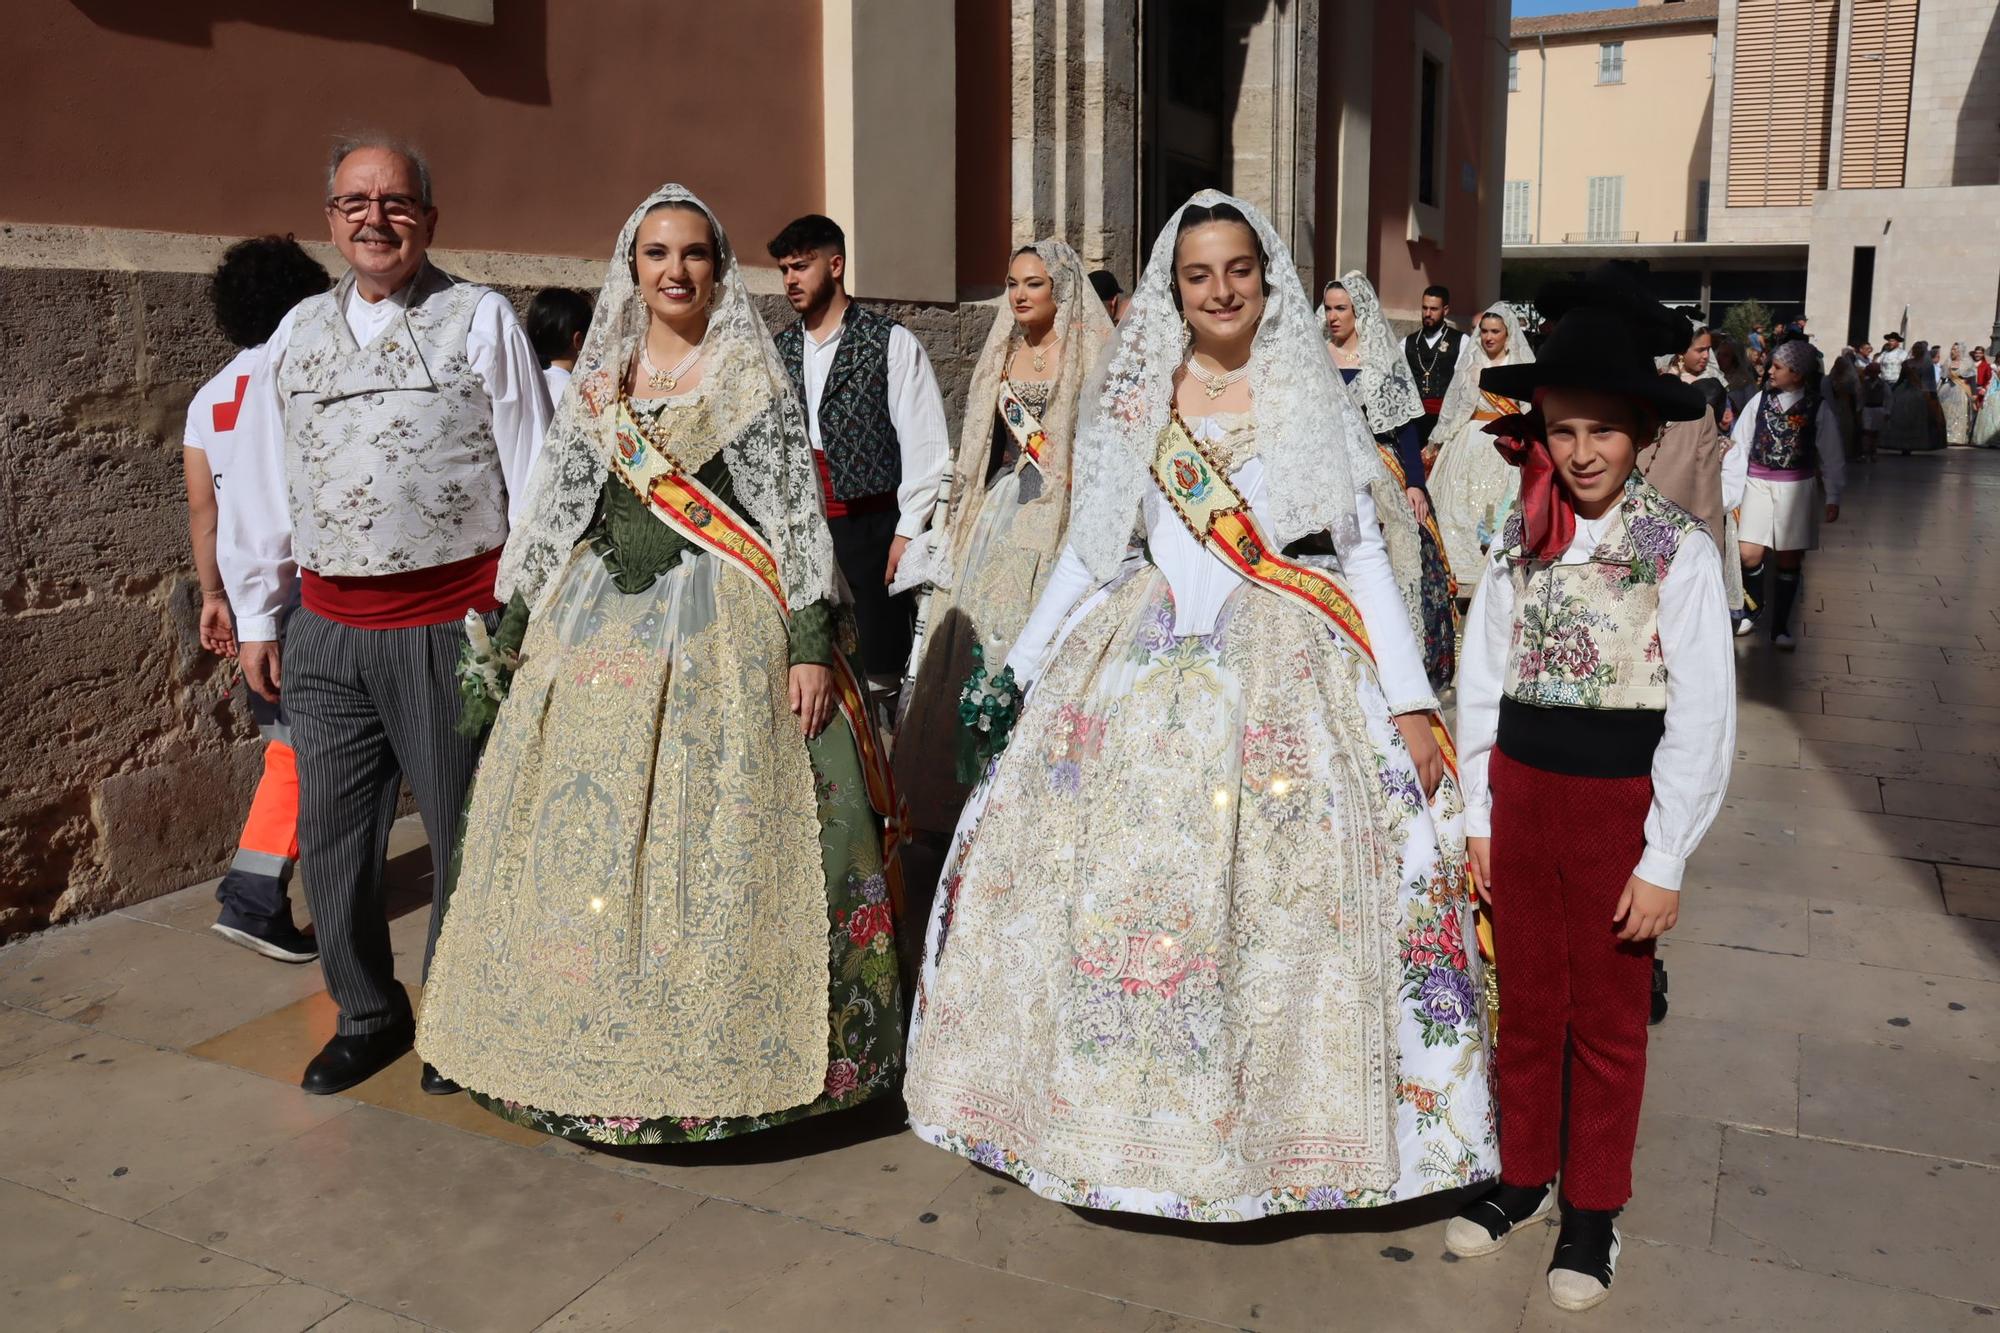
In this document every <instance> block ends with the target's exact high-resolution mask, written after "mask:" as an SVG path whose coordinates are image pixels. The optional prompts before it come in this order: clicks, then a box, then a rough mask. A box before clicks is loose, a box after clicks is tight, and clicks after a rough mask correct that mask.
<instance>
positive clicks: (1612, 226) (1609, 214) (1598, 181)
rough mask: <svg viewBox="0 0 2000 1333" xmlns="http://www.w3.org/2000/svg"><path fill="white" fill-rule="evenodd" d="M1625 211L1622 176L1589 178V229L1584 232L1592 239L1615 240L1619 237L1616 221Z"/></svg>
mask: <svg viewBox="0 0 2000 1333" xmlns="http://www.w3.org/2000/svg"><path fill="white" fill-rule="evenodd" d="M1624 211H1625V178H1624V177H1623V176H1592V177H1591V178H1590V215H1589V221H1590V230H1589V231H1588V232H1587V233H1586V235H1587V236H1588V238H1589V239H1590V240H1593V241H1615V240H1618V239H1619V234H1618V223H1619V221H1620V219H1621V217H1622V215H1623V214H1624Z"/></svg>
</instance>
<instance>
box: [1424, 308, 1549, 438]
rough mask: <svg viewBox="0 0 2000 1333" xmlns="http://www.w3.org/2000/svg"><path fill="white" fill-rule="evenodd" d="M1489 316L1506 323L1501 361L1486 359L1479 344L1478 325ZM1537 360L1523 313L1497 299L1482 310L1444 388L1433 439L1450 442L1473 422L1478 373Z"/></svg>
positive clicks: (1477, 402) (1475, 410)
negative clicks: (1455, 368)
mask: <svg viewBox="0 0 2000 1333" xmlns="http://www.w3.org/2000/svg"><path fill="white" fill-rule="evenodd" d="M1488 315H1491V316H1492V317H1493V318H1495V319H1497V320H1499V321H1500V322H1501V323H1502V324H1505V325H1506V326H1507V346H1506V348H1505V349H1504V350H1503V351H1502V352H1501V353H1500V359H1499V360H1498V361H1492V360H1489V359H1487V356H1486V349H1485V348H1484V347H1482V346H1480V345H1479V325H1480V322H1481V321H1482V320H1484V319H1485V318H1486V317H1487V316H1488ZM1534 359H1535V349H1534V348H1533V347H1531V346H1530V345H1529V344H1528V332H1527V330H1526V329H1525V328H1523V327H1522V325H1521V312H1520V311H1518V310H1516V309H1515V308H1514V307H1513V306H1511V305H1509V304H1507V302H1505V301H1495V302H1494V303H1493V304H1492V305H1490V306H1487V307H1486V308H1485V309H1484V310H1482V311H1480V312H1479V319H1475V320H1474V321H1472V336H1471V337H1469V338H1467V339H1466V340H1465V352H1464V354H1463V355H1462V356H1460V357H1459V359H1458V369H1457V370H1455V371H1454V372H1452V377H1451V387H1450V388H1449V389H1447V390H1445V395H1444V406H1442V407H1440V408H1439V409H1438V422H1437V428H1436V429H1435V430H1433V431H1432V432H1431V438H1432V439H1433V440H1436V441H1438V442H1439V443H1440V444H1449V443H1450V442H1451V441H1453V440H1455V439H1457V438H1458V437H1459V434H1460V432H1462V431H1463V430H1464V429H1465V428H1466V426H1467V425H1468V424H1470V422H1471V421H1472V415H1473V413H1475V412H1477V411H1478V410H1479V372H1480V371H1482V370H1485V369H1486V368H1487V367H1489V366H1525V365H1530V364H1532V363H1533V362H1534Z"/></svg>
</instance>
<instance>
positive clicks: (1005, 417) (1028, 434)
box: [1000, 377, 1049, 471]
mask: <svg viewBox="0 0 2000 1333" xmlns="http://www.w3.org/2000/svg"><path fill="white" fill-rule="evenodd" d="M1000 421H1001V424H1003V425H1005V426H1006V427H1007V433H1008V434H1009V435H1011V436H1013V437H1014V443H1016V444H1018V445H1020V446H1021V460H1020V461H1019V462H1017V463H1016V464H1015V465H1014V466H1015V469H1016V470H1017V471H1018V470H1019V469H1020V468H1022V467H1025V466H1026V465H1027V464H1029V463H1033V464H1034V465H1035V466H1036V467H1038V468H1040V467H1043V464H1042V451H1043V450H1044V449H1046V448H1048V444H1049V433H1048V432H1047V431H1046V430H1043V429H1042V422H1041V418H1040V417H1037V416H1036V415H1035V409H1033V408H1032V407H1029V406H1028V405H1027V403H1025V402H1023V401H1022V400H1021V395H1020V394H1018V393H1016V392H1014V383H1013V381H1012V380H1009V379H1006V378H1004V377H1003V378H1002V379H1001V381H1000ZM1044 471H1046V468H1044Z"/></svg>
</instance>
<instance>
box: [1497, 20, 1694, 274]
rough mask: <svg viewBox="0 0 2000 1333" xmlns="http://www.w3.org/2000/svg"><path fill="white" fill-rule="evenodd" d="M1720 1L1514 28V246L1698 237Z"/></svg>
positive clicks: (1510, 214) (1510, 240)
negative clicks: (1717, 13)
mask: <svg viewBox="0 0 2000 1333" xmlns="http://www.w3.org/2000/svg"><path fill="white" fill-rule="evenodd" d="M1716 12H1717V0H1671V2H1669V0H1653V3H1651V4H1642V5H1641V6H1640V7H1639V8H1636V9H1609V10H1596V11H1592V12H1586V13H1574V14H1552V15H1549V16H1547V17H1544V18H1531V19H1520V20H1517V21H1516V22H1515V23H1514V25H1513V28H1512V32H1511V34H1510V36H1511V41H1510V43H1509V49H1508V57H1507V59H1508V66H1507V68H1508V91H1507V183H1506V187H1505V191H1506V193H1505V198H1504V200H1503V202H1502V206H1501V240H1502V242H1503V243H1505V244H1508V245H1544V244H1551V245H1580V244H1591V243H1596V244H1611V243H1623V244H1641V245H1666V244H1674V243H1679V242H1686V241H1699V240H1702V239H1703V234H1702V233H1703V219H1704V214H1705V212H1706V208H1707V202H1708V181H1709V143H1710V133H1709V131H1710V120H1711V117H1710V108H1711V106H1712V104H1713V99H1712V98H1711V97H1710V88H1711V84H1712V81H1713V79H1714V77H1715V37H1716Z"/></svg>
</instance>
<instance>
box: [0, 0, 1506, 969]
mask: <svg viewBox="0 0 2000 1333" xmlns="http://www.w3.org/2000/svg"><path fill="white" fill-rule="evenodd" d="M696 8H699V10H700V15H699V21H698V22H693V23H690V22H688V21H686V18H687V14H688V13H689V12H690V7H689V6H687V5H685V4H665V3H661V2H660V0H590V3H589V4H588V5H585V4H583V3H582V2H581V0H577V2H576V3H566V4H558V3H556V2H555V0H370V3H364V4H355V3H352V0H288V2H287V3H285V4H283V5H258V6H246V5H241V4H236V5H215V4H206V3H200V2H199V0H188V2H187V3H178V2H177V3H173V4H157V3H140V2H139V0H89V2H88V3H78V2H77V0H11V2H10V3H9V4H8V6H7V22H6V40H5V41H4V42H0V162H4V163H5V164H6V170H5V171H0V336H3V337H4V340H5V346H6V348H7V353H8V355H7V358H6V360H5V362H4V364H0V482H4V485H0V642H4V644H5V647H4V648H0V661H4V664H5V668H6V669H5V672H4V675H0V678H4V679H5V680H6V682H7V685H8V687H9V691H10V694H11V696H12V698H13V699H14V700H15V702H16V705H17V707H16V710H15V711H14V713H13V714H11V715H10V717H11V719H12V725H10V726H9V727H8V729H7V733H6V735H5V738H4V739H0V939H4V938H6V937H7V936H10V935H13V934H17V933H20V932H22V931H25V930H31V929H34V928H37V927H39V926H41V925H44V924H47V923H48V922H50V921H60V920H64V919H67V918H71V917H74V916H77V915H81V914H85V913H89V912H93V911H99V910H103V909H105V908H107V907H111V906H117V905H120V904H124V903H128V902H132V901H136V900H139V899H142V898H147V897H150V896H152V895H154V894H157V893H160V892H163V891H165V890H168V889H171V888H176V887H179V886H181V885H184V884H187V883H190V882H193V881H196V880H199V879H201V878H203V877H205V876H207V875H210V874H213V873H218V870H219V867H220V866H221V865H222V864H223V862H224V861H225V860H226V859H227V854H228V851H229V849H230V847H231V844H232V841H233V839H234V837H235V834H236V831H237V827H238V824H239V821H240V819H241V817H242V812H243V799H244V796H245V794H246V792H247V787H248V784H249V782H250V781H251V780H252V778H253V776H254V772H255V767H256V763H257V757H258V747H257V746H256V745H254V744H253V743H252V741H253V733H252V731H251V728H250V726H249V723H248V721H247V719H246V718H245V717H244V716H243V714H242V711H241V708H240V706H239V705H238V704H236V703H234V702H232V700H231V697H230V690H231V681H230V676H231V671H230V669H229V668H228V667H227V666H226V665H225V664H223V663H220V662H217V661H216V660H215V659H213V658H211V657H208V656H207V655H205V654H204V653H203V652H202V651H201V650H200V648H199V646H198V644H197V642H196V639H195V634H194V628H195V616H196V610H197V598H196V596H195V586H194V581H193V576H192V574H191V572H190V571H189V568H188V565H189V560H188V554H187V530H186V510H185V507H184V504H183V501H182V499H181V496H182V494H183V492H182V483H181V477H180V459H179V453H180V449H179V445H180V422H181V420H182V417H183V414H184V412H185V407H186V403H187V401H188V397H189V395H190V394H191V393H192V391H193V390H194V388H195V387H196V386H197V385H199V384H200V383H201V382H202V381H203V380H204V379H206V378H207V377H208V376H209V375H210V374H212V373H213V372H214V371H215V370H216V369H217V368H219V367H220V366H221V365H222V364H223V363H224V362H225V361H227V359H228V356H229V349H228V348H227V347H225V345H224V344H223V342H222V340H221V339H220V337H219V336H218V335H217V334H216V332H215V331H214V329H213V327H212V324H213V321H212V319H211V316H210V312H209V309H208V303H207V298H206V274H207V273H208V271H209V270H210V268H211V267H212V266H213V264H214V263H215V261H216V259H217V257H218V256H219V255H220V254H221V252H222V250H223V248H224V247H225V246H226V245H227V244H228V242H229V240H230V239H231V238H233V237H237V236H243V235H254V234H260V233H267V232H281V233H282V232H292V233H296V234H297V235H298V236H300V237H301V238H303V239H305V240H307V241H309V242H314V243H315V244H317V245H318V253H319V254H320V256H321V258H322V260H323V261H324V262H326V263H327V264H328V266H329V267H330V268H337V261H336V260H335V259H334V257H333V254H332V251H331V249H330V247H326V246H325V245H324V244H322V243H319V242H317V241H316V238H323V237H324V236H325V235H326V234H327V233H326V222H325V219H324V217H323V215H322V208H321V205H322V199H321V194H322V188H323V177H322V171H323V164H324V162H325V159H326V152H327V148H328V145H329V142H330V140H331V138H332V137H333V136H334V135H335V134H337V133H341V132H344V131H350V130H353V129H357V128H372V129H381V130H388V131H393V132H395V133H398V134H401V135H404V136H407V137H409V138H411V139H414V140H415V141H416V142H418V143H420V144H422V145H423V146H424V148H425V149H426V151H427V153H428V154H429V156H430V158H431V161H432V165H433V168H434V170H435V173H436V180H437V191H438V196H439V198H438V203H439V207H440V210H441V214H442V219H441V225H440V234H439V245H440V247H444V248H441V249H440V250H439V251H437V252H436V253H437V255H438V258H439V260H440V262H442V263H443V264H444V265H446V266H447V267H449V268H451V269H452V270H454V271H456V272H458V273H460V274H462V275H464V276H466V277H469V278H474V279H477V280H481V281H486V282H490V283H493V284H496V285H498V286H500V287H502V288H503V289H504V290H506V291H507V292H508V293H509V294H510V295H513V296H515V297H516V298H525V297H526V295H527V294H528V293H530V292H531V291H532V290H533V289H534V288H535V287H537V286H540V285H543V284H546V283H562V284H566V285H576V286H584V287H589V288H592V289H594V288H595V287H596V286H597V284H598V282H599V280H600V278H601V275H602V271H603V264H604V260H605V250H606V248H607V247H608V245H609V243H610V240H611V238H612V236H613V235H614V234H615V232H616V230H617V228H618V225H619V223H620V222H622V221H623V219H624V217H625V214H626V212H627V211H628V210H629V209H630V208H631V206H632V203H633V202H634V201H635V200H637V199H639V198H641V197H643V196H644V194H645V193H646V192H647V191H648V190H650V189H651V188H652V187H653V186H655V185H657V184H659V183H660V182H661V181H663V180H668V179H672V180H678V181H681V182H683V183H685V184H687V185H689V186H691V187H692V188H694V189H695V190H696V191H698V192H699V193H700V194H702V196H703V197H704V198H706V199H707V200H708V201H709V202H710V203H711V204H712V205H713V206H714V207H715V208H716V210H717V212H718V214H719V215H720V216H721V218H722V219H723V220H724V222H725V223H726V224H727V225H728V226H729V228H730V230H731V233H732V236H733V238H734V240H735V241H736V243H737V245H738V248H739V251H740V253H741V255H742V258H743V259H744V261H745V263H746V264H747V265H749V266H750V267H749V282H750V284H751V286H752V289H753V290H754V291H757V292H759V293H761V299H762V300H763V302H764V304H765V308H766V311H767V313H768V314H769V316H770V317H771V318H772V319H773V320H774V321H776V320H778V319H780V318H782V317H783V315H784V312H785V309H786V308H785V307H784V306H783V303H782V301H781V299H780V297H779V295H778V292H779V287H778V282H777V277H776V273H775V271H774V270H773V269H772V268H771V267H770V266H769V264H768V261H767V260H766V259H765V256H764V242H765V240H766V239H767V238H768V237H770V236H771V235H772V234H774V233H775V232H776V231H777V230H778V228H779V227H781V226H782V225H783V224H784V223H785V222H786V221H787V220H789V219H790V218H792V217H794V216H796V215H798V214H800V213H805V212H811V211H818V212H825V213H829V214H831V215H832V216H834V217H835V218H836V219H838V220H839V221H840V222H841V223H842V224H844V225H845V227H846V228H847V232H848V236H849V245H850V259H851V275H852V282H853V288H854V290H855V292H856V294H857V295H859V296H861V297H863V298H864V299H868V300H873V301H878V302H885V303H889V304H890V305H891V306H892V308H893V310H894V312H895V314H896V315H897V317H898V318H900V319H902V320H903V321H904V322H905V323H906V324H908V325H909V326H910V327H911V329H912V330H913V331H914V332H915V333H916V334H917V335H918V337H919V338H921V339H922V340H923V342H924V344H925V346H926V347H927V349H928V350H929V353H930V356H931V359H932V361H933V363H934V364H935V365H936V366H937V369H938V371H939V377H940V380H941V382H942V383H943V385H944V386H945V389H946V393H947V399H948V401H947V409H948V411H949V412H950V413H951V414H952V418H953V420H954V421H955V420H956V417H957V412H958V408H959V398H960V396H961V395H962V394H963V392H964V383H965V380H966V379H967V377H968V375H969V373H970V363H971V360H972V358H973V357H974V356H976V354H977V351H978V349H979V347H980V345H981V342H982V341H983V338H984V335H985V330H986V327H987V324H988V322H989V321H990V320H991V319H992V316H993V308H992V306H991V305H990V304H987V303H986V302H987V301H988V300H989V299H990V298H991V297H992V296H993V295H995V294H996V293H997V291H998V289H999V285H1000V282H1001V279H1002V276H1003V274H1004V272H1005V268H1006V262H1007V257H1008V254H1009V252H1010V250H1011V249H1012V247H1013V246H1015V245H1018V244H1020V243H1023V242H1026V241H1029V240H1032V239H1034V238H1036V237H1039V236H1045V235H1049V234H1052V233H1053V234H1055V235H1059V236H1062V237H1064V238H1066V239H1068V240H1069V241H1071V242H1072V243H1073V244H1074V245H1075V246H1076V247H1077V249H1078V250H1079V251H1081V252H1082V254H1083V255H1084V257H1085V258H1086V259H1087V260H1088V261H1090V262H1091V263H1092V264H1104V265H1107V266H1109V267H1110V268H1112V269H1113V270H1114V271H1115V272H1116V273H1117V275H1118V276H1119V277H1120V278H1122V279H1123V280H1124V281H1125V283H1126V284H1127V285H1128V286H1129V285H1130V284H1131V283H1132V281H1133V278H1134V275H1135V273H1136V270H1137V267H1138V264H1139V261H1140V259H1141V256H1142V254H1143V252H1144V250H1145V248H1146V247H1147V245H1148V244H1149V242H1150V239H1151V236H1152V234H1153V233H1154V232H1155V231H1156V230H1157V229H1158V227H1159V225H1160V223H1161V221H1162V220H1163V219H1164V218H1165V217H1166V216H1167V213H1168V210H1170V209H1171V208H1173V207H1174V206H1175V205H1177V204H1178V203H1179V202H1180V200H1181V199H1182V198H1184V197H1185V196H1186V195H1187V194H1188V193H1190V192H1192V191H1193V190H1194V189H1196V188H1198V187H1201V186H1210V185H1212V186H1219V187H1222V188H1225V189H1230V190H1233V191H1235V192H1237V193H1239V194H1242V195H1245V196H1247V197H1249V198H1250V199H1251V200H1253V201H1254V202H1256V203H1257V204H1259V205H1260V206H1262V207H1263V208H1265V209H1267V210H1268V211H1269V212H1270V213H1271V214H1272V215H1273V217H1274V218H1276V219H1277V221H1278V223H1279V225H1280V227H1281V228H1282V229H1283V230H1284V232H1285V234H1286V237H1287V239H1288V241H1289V243H1290V245H1291V247H1292V249H1293V250H1294V252H1295V254H1296V255H1297V256H1298V258H1299V260H1300V265H1301V267H1302V269H1303V270H1304V272H1305V275H1306V278H1307V280H1308V281H1309V282H1310V281H1315V280H1316V279H1317V278H1318V277H1319V276H1322V275H1329V274H1333V273H1338V272H1341V271H1344V270H1346V269H1348V268H1361V269H1364V270H1366V271H1367V272H1369V273H1370V274H1372V275H1374V276H1375V278H1376V280H1377V283H1378V286H1379V287H1380V289H1381V292H1382V296H1383V299H1384V302H1385V305H1386V306H1387V308H1388V310H1389V312H1390V314H1391V315H1392V316H1394V317H1397V318H1401V319H1405V320H1411V319H1414V317H1415V315H1416V311H1417V306H1418V302H1419V298H1420V295H1421V292H1422V290H1423V288H1424V287H1425V285H1427V284H1429V283H1432V282H1444V283H1447V284H1450V285H1451V286H1453V287H1454V288H1456V289H1458V291H1460V292H1462V293H1464V294H1465V295H1463V296H1462V297H1461V305H1464V304H1469V303H1471V302H1472V301H1474V300H1476V299H1479V298H1480V297H1481V296H1482V295H1486V294H1490V293H1491V292H1493V291H1494V290H1495V289H1497V287H1498V283H1499V272H1500V245H1499V233H1500V228H1499V210H1500V193H1501V192H1500V178H1501V157H1502V140H1501V134H1502V128H1503V125H1504V116H1503V114H1502V107H1503V101H1504V98H1505V96H1506V94H1505V91H1504V80H1505V77H1506V70H1505V66H1506V32H1507V21H1508V18H1507V5H1506V0H1404V2H1400V3H1396V4H1383V3H1378V2H1377V0H1061V2H1060V3H1058V0H952V2H951V3H946V0H729V3H727V4H713V5H707V6H698V7H696ZM237 689H238V690H239V691H240V686H239V687H237Z"/></svg>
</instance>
